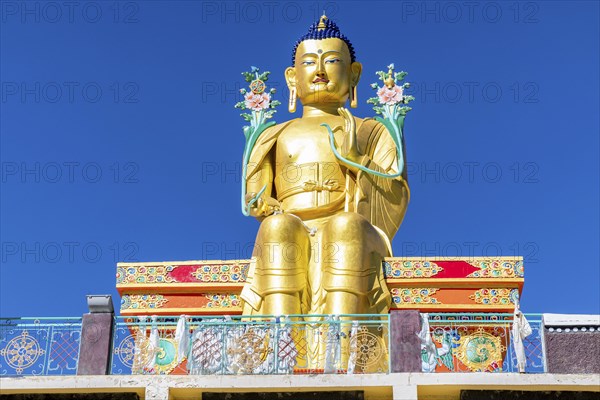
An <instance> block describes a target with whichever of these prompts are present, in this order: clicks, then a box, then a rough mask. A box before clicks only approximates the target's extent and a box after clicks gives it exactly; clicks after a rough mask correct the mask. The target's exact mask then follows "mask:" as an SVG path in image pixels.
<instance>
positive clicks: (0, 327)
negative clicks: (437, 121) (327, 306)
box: [0, 313, 546, 377]
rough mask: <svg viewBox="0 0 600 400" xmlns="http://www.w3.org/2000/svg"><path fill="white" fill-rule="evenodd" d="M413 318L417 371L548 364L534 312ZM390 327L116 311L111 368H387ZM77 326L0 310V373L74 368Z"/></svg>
mask: <svg viewBox="0 0 600 400" xmlns="http://www.w3.org/2000/svg"><path fill="white" fill-rule="evenodd" d="M421 322H422V329H421V331H420V332H415V335H418V337H419V338H420V343H421V368H422V371H423V372H436V373H442V372H525V373H544V372H546V360H545V349H544V337H543V336H544V329H543V324H542V318H541V315H539V314H528V315H527V316H526V320H525V319H520V322H519V323H517V324H515V323H514V322H515V320H514V316H513V314H497V313H496V314H492V313H456V314H453V313H436V314H433V313H432V314H421ZM389 327H390V316H389V315H342V316H325V315H322V316H300V315H292V316H286V317H274V316H261V317H256V316H254V317H252V320H249V319H248V318H246V317H242V316H223V317H220V316H202V317H200V316H160V317H156V316H155V317H148V316H141V317H133V316H127V317H122V316H121V317H114V324H113V328H112V335H113V336H112V347H111V348H110V357H111V360H110V373H111V374H117V375H118V374H122V375H129V374H192V375H224V374H321V373H326V374H361V373H389V372H393V371H392V369H391V367H390V365H391V360H392V359H393V358H394V357H395V356H394V354H396V351H397V349H399V347H397V346H400V344H399V343H393V342H392V341H391V340H390V337H391V335H390V334H391V332H390V328H389ZM81 329H82V320H81V318H6V319H2V320H0V377H7V376H21V375H74V374H76V373H77V366H78V361H79V355H80V340H81ZM109 331H110V330H109ZM82 357H83V355H82ZM83 359H84V358H82V360H83Z"/></svg>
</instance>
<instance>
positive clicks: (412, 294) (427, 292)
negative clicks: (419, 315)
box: [390, 288, 441, 305]
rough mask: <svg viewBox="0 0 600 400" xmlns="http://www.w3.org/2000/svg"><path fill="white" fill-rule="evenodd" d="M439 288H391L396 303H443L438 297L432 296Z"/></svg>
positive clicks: (393, 300)
mask: <svg viewBox="0 0 600 400" xmlns="http://www.w3.org/2000/svg"><path fill="white" fill-rule="evenodd" d="M438 290H439V289H433V288H412V289H401V288H393V289H390V293H391V294H392V302H393V303H394V304H398V305H400V304H441V302H440V301H438V299H436V298H434V297H432V296H433V295H434V294H435V292H437V291H438Z"/></svg>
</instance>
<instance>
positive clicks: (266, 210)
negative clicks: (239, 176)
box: [246, 149, 280, 219]
mask: <svg viewBox="0 0 600 400" xmlns="http://www.w3.org/2000/svg"><path fill="white" fill-rule="evenodd" d="M273 152H274V149H271V151H269V152H268V153H267V155H265V157H264V158H263V159H262V160H261V162H260V165H258V167H257V168H255V169H254V170H253V172H252V175H249V176H248V179H247V183H246V193H248V194H247V195H246V202H248V201H249V200H250V199H252V198H253V197H255V196H256V194H257V193H259V192H260V191H261V190H262V188H263V187H266V188H265V191H264V192H263V194H262V195H261V196H260V198H259V199H258V201H256V202H255V203H254V204H253V206H252V207H251V208H250V215H252V216H253V217H256V218H259V219H262V218H264V217H266V216H268V215H270V214H272V213H273V212H275V210H278V209H280V205H279V202H278V201H277V200H276V199H274V198H273V197H272V195H273V174H274V172H273V171H274V162H273V158H274V154H273Z"/></svg>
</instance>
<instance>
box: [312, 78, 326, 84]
mask: <svg viewBox="0 0 600 400" xmlns="http://www.w3.org/2000/svg"><path fill="white" fill-rule="evenodd" d="M320 82H323V83H329V79H323V78H317V79H315V80H314V81H313V83H320Z"/></svg>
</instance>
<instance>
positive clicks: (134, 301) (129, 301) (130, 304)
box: [121, 294, 168, 310]
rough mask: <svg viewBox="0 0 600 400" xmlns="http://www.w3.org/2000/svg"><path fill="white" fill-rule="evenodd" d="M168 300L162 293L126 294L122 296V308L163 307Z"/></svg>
mask: <svg viewBox="0 0 600 400" xmlns="http://www.w3.org/2000/svg"><path fill="white" fill-rule="evenodd" d="M167 301H168V300H167V299H165V297H164V296H163V295H162V294H125V295H123V296H122V297H121V310H129V309H133V310H135V309H148V308H162V306H163V305H164V304H165V303H166V302H167Z"/></svg>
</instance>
